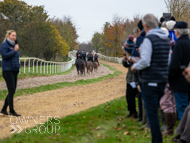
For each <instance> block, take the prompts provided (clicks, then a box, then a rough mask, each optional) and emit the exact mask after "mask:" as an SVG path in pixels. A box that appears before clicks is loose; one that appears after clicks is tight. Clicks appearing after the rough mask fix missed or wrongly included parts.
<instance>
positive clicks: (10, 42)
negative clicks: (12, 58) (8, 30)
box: [7, 38, 15, 46]
mask: <svg viewBox="0 0 190 143" xmlns="http://www.w3.org/2000/svg"><path fill="white" fill-rule="evenodd" d="M7 41H8V42H9V44H10V45H12V46H14V45H15V41H11V40H10V39H9V38H7Z"/></svg>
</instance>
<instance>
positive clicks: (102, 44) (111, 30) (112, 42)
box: [92, 15, 140, 57]
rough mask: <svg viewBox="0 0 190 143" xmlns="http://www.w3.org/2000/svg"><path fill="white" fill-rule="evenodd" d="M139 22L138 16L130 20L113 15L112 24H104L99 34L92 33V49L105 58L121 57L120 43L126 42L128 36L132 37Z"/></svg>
mask: <svg viewBox="0 0 190 143" xmlns="http://www.w3.org/2000/svg"><path fill="white" fill-rule="evenodd" d="M139 20H140V16H139V15H136V16H134V18H133V19H132V20H130V19H128V18H126V19H124V18H121V17H119V16H117V15H115V16H114V17H113V20H112V22H106V23H105V24H104V25H103V30H102V32H101V33H99V32H96V33H94V35H93V37H92V46H93V48H94V49H95V50H96V52H100V53H102V54H104V55H106V56H113V57H122V56H123V52H122V50H121V46H122V43H123V42H124V41H126V38H127V37H128V35H133V29H134V28H135V27H137V23H138V22H139Z"/></svg>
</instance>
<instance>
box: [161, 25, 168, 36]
mask: <svg viewBox="0 0 190 143" xmlns="http://www.w3.org/2000/svg"><path fill="white" fill-rule="evenodd" d="M161 30H163V31H164V32H165V33H166V35H168V36H169V32H168V30H167V29H166V28H165V27H161Z"/></svg>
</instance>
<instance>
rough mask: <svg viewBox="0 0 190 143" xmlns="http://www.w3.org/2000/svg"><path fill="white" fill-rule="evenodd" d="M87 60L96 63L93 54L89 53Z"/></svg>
mask: <svg viewBox="0 0 190 143" xmlns="http://www.w3.org/2000/svg"><path fill="white" fill-rule="evenodd" d="M87 59H88V60H87V61H91V62H92V63H94V61H93V55H92V53H91V52H89V53H88V55H87Z"/></svg>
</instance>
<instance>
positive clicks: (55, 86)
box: [0, 65, 122, 100]
mask: <svg viewBox="0 0 190 143" xmlns="http://www.w3.org/2000/svg"><path fill="white" fill-rule="evenodd" d="M106 66H107V67H108V68H109V69H110V70H113V71H114V73H113V74H108V75H106V76H102V77H99V78H96V79H88V80H78V81H75V82H59V83H54V84H48V85H41V86H39V87H32V88H26V89H17V91H16V94H15V95H14V97H17V96H22V95H28V94H33V93H38V92H43V91H49V90H54V89H60V88H63V87H72V86H78V85H86V84H92V83H96V82H100V81H102V80H103V79H108V78H113V77H115V76H117V75H119V74H121V73H122V72H120V71H117V70H116V69H114V68H112V67H110V66H108V65H106ZM71 70H72V69H71ZM67 72H69V71H67ZM6 95H7V90H0V100H3V99H5V97H6Z"/></svg>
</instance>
